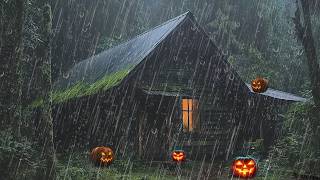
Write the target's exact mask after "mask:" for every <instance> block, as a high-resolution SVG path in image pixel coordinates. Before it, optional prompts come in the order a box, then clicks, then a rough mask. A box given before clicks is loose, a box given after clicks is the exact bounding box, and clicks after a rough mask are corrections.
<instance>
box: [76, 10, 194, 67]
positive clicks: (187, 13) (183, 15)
mask: <svg viewBox="0 0 320 180" xmlns="http://www.w3.org/2000/svg"><path fill="white" fill-rule="evenodd" d="M182 17H193V14H192V13H191V12H190V11H187V12H185V13H183V14H181V15H179V16H176V17H174V18H172V19H169V20H167V21H165V22H163V23H161V24H158V25H157V26H155V27H153V28H151V29H149V30H147V31H144V32H142V33H140V34H138V35H136V36H134V37H133V38H131V39H127V40H125V41H123V42H121V43H119V44H118V45H116V46H113V47H111V48H108V49H105V50H103V51H102V52H100V53H98V54H95V55H93V56H91V57H89V58H86V59H84V60H81V61H80V62H82V61H85V60H89V59H91V58H92V57H94V56H97V55H99V54H102V53H105V52H107V51H109V50H111V49H115V48H117V47H118V46H120V45H124V44H126V43H128V42H130V41H133V40H134V39H136V38H139V37H140V36H142V35H144V34H147V33H149V32H151V31H153V30H155V29H157V28H159V27H162V26H164V25H166V24H168V23H170V22H172V21H175V20H177V19H180V18H182ZM80 62H78V63H80ZM78 63H77V64H78Z"/></svg>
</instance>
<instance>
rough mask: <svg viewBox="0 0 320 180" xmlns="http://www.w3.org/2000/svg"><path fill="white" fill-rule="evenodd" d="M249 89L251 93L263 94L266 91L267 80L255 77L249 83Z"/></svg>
mask: <svg viewBox="0 0 320 180" xmlns="http://www.w3.org/2000/svg"><path fill="white" fill-rule="evenodd" d="M251 88H252V91H253V92H256V93H263V92H265V91H266V90H267V89H268V80H267V79H265V78H261V77H257V78H256V79H254V80H252V81H251Z"/></svg>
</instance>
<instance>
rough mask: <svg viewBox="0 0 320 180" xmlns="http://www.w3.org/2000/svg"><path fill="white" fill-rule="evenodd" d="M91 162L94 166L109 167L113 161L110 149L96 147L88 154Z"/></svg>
mask: <svg viewBox="0 0 320 180" xmlns="http://www.w3.org/2000/svg"><path fill="white" fill-rule="evenodd" d="M90 157H91V160H92V162H93V163H94V164H95V165H96V166H106V165H110V164H111V163H112V162H113V160H114V153H113V151H112V149H111V148H110V147H104V146H101V147H96V148H94V149H92V151H91V154H90Z"/></svg>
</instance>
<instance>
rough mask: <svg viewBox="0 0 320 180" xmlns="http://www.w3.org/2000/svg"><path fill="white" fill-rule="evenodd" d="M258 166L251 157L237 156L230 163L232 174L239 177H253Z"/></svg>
mask: <svg viewBox="0 0 320 180" xmlns="http://www.w3.org/2000/svg"><path fill="white" fill-rule="evenodd" d="M257 169H258V166H257V163H256V161H255V160H254V159H253V158H251V157H238V158H236V159H235V160H234V161H233V163H232V167H231V170H232V174H233V176H237V177H241V178H250V177H253V176H254V175H255V174H256V172H257Z"/></svg>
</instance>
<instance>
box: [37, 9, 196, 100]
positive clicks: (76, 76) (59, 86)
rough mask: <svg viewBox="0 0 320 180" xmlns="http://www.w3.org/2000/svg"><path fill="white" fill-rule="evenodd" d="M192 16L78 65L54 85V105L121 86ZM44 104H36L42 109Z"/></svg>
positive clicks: (181, 16) (163, 25) (149, 32)
mask: <svg viewBox="0 0 320 180" xmlns="http://www.w3.org/2000/svg"><path fill="white" fill-rule="evenodd" d="M188 16H192V14H191V13H190V12H187V13H184V14H182V15H180V16H178V17H176V18H173V19H171V20H169V21H167V22H165V23H163V24H161V25H159V26H157V27H155V28H153V29H151V30H149V31H147V32H145V33H142V34H140V35H138V36H137V37H135V38H133V39H131V40H129V41H126V42H124V43H122V44H120V45H118V46H115V47H113V48H110V49H107V50H105V51H103V52H101V53H99V54H97V55H95V56H93V57H90V58H88V59H85V60H83V61H81V62H79V63H77V64H76V65H75V66H74V67H72V68H71V69H70V70H69V71H68V72H67V73H65V74H63V75H61V76H60V77H58V80H57V81H56V82H55V83H54V85H53V89H54V91H53V94H52V98H53V102H54V103H60V102H64V101H66V100H68V99H71V98H74V97H81V96H85V95H91V94H95V93H97V92H99V91H103V90H107V89H109V88H112V87H114V86H116V85H118V84H119V83H120V82H121V81H122V80H123V79H124V78H126V77H127V75H128V74H129V73H130V71H132V70H133V69H134V68H135V67H136V66H137V65H138V64H139V63H141V61H143V60H144V59H145V57H146V56H147V55H148V54H150V53H151V52H152V50H153V49H154V48H155V47H156V46H157V45H158V44H159V43H160V42H162V41H163V40H164V39H165V38H166V37H167V36H168V35H169V34H170V32H172V31H173V30H174V29H176V28H177V26H178V25H179V24H180V23H181V22H182V21H183V20H184V19H185V18H186V17H188ZM41 102H42V100H41V99H40V98H39V99H37V100H36V101H34V103H33V106H39V104H41Z"/></svg>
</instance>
